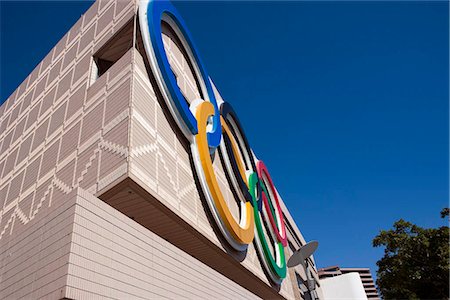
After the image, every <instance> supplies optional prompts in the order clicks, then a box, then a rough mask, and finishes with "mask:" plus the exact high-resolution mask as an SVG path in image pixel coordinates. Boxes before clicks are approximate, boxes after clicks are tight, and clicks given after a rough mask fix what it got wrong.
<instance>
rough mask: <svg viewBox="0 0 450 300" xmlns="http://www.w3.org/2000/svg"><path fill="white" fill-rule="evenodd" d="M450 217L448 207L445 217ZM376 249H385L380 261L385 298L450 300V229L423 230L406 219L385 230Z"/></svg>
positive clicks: (380, 280)
mask: <svg viewBox="0 0 450 300" xmlns="http://www.w3.org/2000/svg"><path fill="white" fill-rule="evenodd" d="M448 215H449V210H448V208H446V209H443V210H442V211H441V217H442V218H445V217H446V216H448ZM373 246H374V247H382V246H383V247H385V250H384V256H383V257H382V258H381V259H380V260H379V261H378V262H377V266H378V271H377V277H378V279H377V285H378V288H379V290H380V293H381V295H382V296H383V298H384V299H448V298H449V271H450V267H449V227H448V226H442V227H439V228H422V227H419V226H417V225H414V224H412V223H410V222H407V221H404V220H402V219H400V220H398V221H397V222H395V223H394V228H393V229H390V230H382V231H380V233H379V234H378V235H377V236H376V237H375V238H374V240H373Z"/></svg>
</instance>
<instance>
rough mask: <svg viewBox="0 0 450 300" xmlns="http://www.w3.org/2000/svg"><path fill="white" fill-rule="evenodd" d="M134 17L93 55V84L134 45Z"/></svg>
mask: <svg viewBox="0 0 450 300" xmlns="http://www.w3.org/2000/svg"><path fill="white" fill-rule="evenodd" d="M133 27H134V26H133V19H131V20H130V21H129V22H128V23H127V24H125V25H124V27H123V28H122V29H121V30H120V31H119V32H118V33H117V34H115V35H114V36H113V37H112V38H111V39H110V40H109V41H107V42H106V43H105V45H104V46H103V47H102V48H100V50H98V51H97V52H96V53H95V54H94V56H93V60H94V63H93V67H92V74H91V84H92V83H93V82H95V80H97V79H98V78H99V77H101V76H102V75H103V74H105V73H106V72H107V71H108V70H109V69H110V68H111V67H112V66H113V65H114V64H115V63H116V62H117V61H118V60H119V59H120V58H121V57H122V56H124V55H125V53H127V52H128V50H130V49H131V48H132V47H133V40H134V39H133Z"/></svg>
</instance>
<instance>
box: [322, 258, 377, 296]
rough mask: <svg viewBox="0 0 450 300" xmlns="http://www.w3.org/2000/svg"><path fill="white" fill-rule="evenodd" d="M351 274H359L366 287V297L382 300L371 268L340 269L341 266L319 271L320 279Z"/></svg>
mask: <svg viewBox="0 0 450 300" xmlns="http://www.w3.org/2000/svg"><path fill="white" fill-rule="evenodd" d="M349 273H358V274H359V277H360V279H361V282H362V284H363V286H364V291H365V292H366V296H367V298H368V299H380V297H379V296H378V291H377V288H376V286H375V282H374V280H373V277H372V274H371V273H370V269H369V268H340V267H339V266H332V267H327V268H321V269H319V271H318V274H319V278H320V279H326V278H331V277H335V276H340V275H343V274H349Z"/></svg>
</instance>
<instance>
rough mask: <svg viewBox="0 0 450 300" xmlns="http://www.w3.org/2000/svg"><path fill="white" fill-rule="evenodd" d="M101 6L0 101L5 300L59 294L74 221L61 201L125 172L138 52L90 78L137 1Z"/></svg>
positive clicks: (0, 245)
mask: <svg viewBox="0 0 450 300" xmlns="http://www.w3.org/2000/svg"><path fill="white" fill-rule="evenodd" d="M102 6H103V7H104V9H103V10H101V9H100V6H99V3H96V4H94V5H93V6H92V7H91V8H90V9H89V10H88V11H87V12H86V14H85V15H84V16H82V17H81V19H80V20H79V21H78V22H77V23H76V24H75V25H74V26H73V27H72V29H71V30H70V31H69V32H68V33H67V34H66V36H64V37H63V38H62V40H61V41H60V42H59V43H58V44H57V45H56V46H55V48H54V49H52V50H51V51H50V53H49V54H48V55H47V56H46V57H45V58H44V60H43V61H42V62H41V63H40V64H39V65H38V66H37V67H36V68H35V70H34V71H33V72H32V73H31V74H30V75H29V76H28V78H27V79H25V80H24V82H23V83H22V84H21V85H20V86H19V88H18V89H17V90H16V91H15V92H14V93H13V94H12V95H11V96H10V97H9V99H8V100H7V101H6V103H4V104H3V105H2V106H1V107H0V255H1V261H0V267H1V270H0V299H19V298H20V297H24V298H25V299H37V298H39V297H44V296H46V297H47V298H49V299H59V298H61V297H62V296H61V290H60V288H61V287H63V286H64V283H65V281H66V274H67V267H68V253H69V250H70V246H69V245H68V243H69V242H70V235H71V233H72V223H73V222H72V223H70V222H69V221H70V220H69V219H66V218H67V216H66V215H64V214H63V213H61V214H60V215H55V214H56V213H57V212H58V207H60V206H61V205H65V204H66V202H65V201H66V200H68V197H69V196H68V195H70V193H71V191H73V190H74V189H76V188H77V187H79V186H81V187H83V188H85V189H88V190H89V191H91V192H92V193H96V192H97V191H99V190H100V189H104V188H106V187H107V186H108V185H109V184H111V183H113V182H115V181H117V180H120V177H121V176H126V171H127V156H128V150H127V149H128V120H129V103H130V93H129V91H130V85H131V84H130V80H131V62H132V55H131V54H132V52H129V53H128V54H126V55H125V56H124V57H122V59H121V60H120V61H119V62H117V63H116V65H115V66H113V67H112V68H111V69H110V70H109V71H108V72H107V73H106V74H104V75H103V76H102V77H101V78H99V80H97V82H94V83H92V82H89V77H90V76H89V75H90V67H91V63H92V54H93V53H94V52H95V51H96V50H95V49H97V48H98V47H100V46H101V43H104V42H105V41H107V40H108V38H109V37H111V36H112V35H113V33H114V32H116V31H117V30H118V29H120V28H121V27H122V26H123V24H124V23H125V22H126V21H128V20H130V19H131V18H132V17H133V15H134V7H135V6H134V3H133V2H131V1H118V2H114V1H107V2H105V1H103V2H102ZM105 14H108V18H105V17H104V16H105ZM111 14H113V17H111ZM106 20H108V22H106ZM102 22H103V23H102ZM93 35H96V36H97V38H96V39H95V40H94V39H93ZM91 84H92V85H91ZM127 91H128V93H127ZM68 222H69V223H68ZM49 293H50V294H49Z"/></svg>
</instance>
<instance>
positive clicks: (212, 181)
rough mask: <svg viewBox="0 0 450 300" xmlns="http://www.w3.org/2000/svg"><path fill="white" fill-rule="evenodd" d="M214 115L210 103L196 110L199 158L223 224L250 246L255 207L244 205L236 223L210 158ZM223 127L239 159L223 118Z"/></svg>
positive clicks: (238, 240) (252, 235)
mask: <svg viewBox="0 0 450 300" xmlns="http://www.w3.org/2000/svg"><path fill="white" fill-rule="evenodd" d="M213 115H214V106H213V105H212V104H211V103H210V102H206V101H205V102H202V103H201V104H199V106H198V107H197V109H196V114H195V116H196V119H197V122H198V134H197V135H196V136H195V141H196V144H197V150H198V154H199V158H200V161H201V164H202V168H203V173H204V176H205V179H206V183H207V185H208V189H209V191H210V193H211V196H212V199H213V200H214V204H215V207H216V209H217V213H218V214H219V216H220V218H221V220H222V222H223V224H224V225H225V227H226V228H227V230H228V231H229V233H230V234H231V236H232V237H233V238H234V239H235V240H236V241H237V242H238V243H240V244H244V245H246V244H249V243H251V242H252V241H253V238H254V234H255V231H254V226H255V224H254V216H253V207H252V205H251V203H250V202H249V201H247V202H245V203H244V207H243V208H244V210H242V217H241V221H240V223H238V222H236V220H235V219H234V217H233V215H232V214H231V211H230V209H229V208H228V205H227V203H226V201H225V199H224V197H223V194H222V191H221V190H220V187H219V184H218V182H217V178H216V175H215V172H214V169H213V164H212V160H211V156H210V149H209V145H208V139H207V130H206V128H207V127H206V125H207V123H208V118H209V117H210V116H213ZM221 123H222V126H224V127H223V128H224V130H225V131H226V132H227V134H228V135H229V137H230V140H231V141H232V147H233V153H234V154H235V155H237V156H236V157H239V156H238V155H239V154H238V153H239V151H238V146H237V143H236V140H235V139H234V138H233V135H232V134H231V131H230V129H229V128H228V126H227V125H226V123H225V121H224V120H223V118H221ZM237 161H238V166H239V171H240V173H241V175H242V176H243V179H245V182H246V183H247V182H248V181H247V179H246V176H245V171H244V167H243V165H242V162H240V161H239V159H238V160H237Z"/></svg>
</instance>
